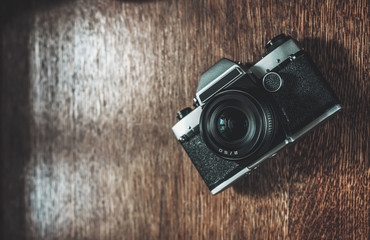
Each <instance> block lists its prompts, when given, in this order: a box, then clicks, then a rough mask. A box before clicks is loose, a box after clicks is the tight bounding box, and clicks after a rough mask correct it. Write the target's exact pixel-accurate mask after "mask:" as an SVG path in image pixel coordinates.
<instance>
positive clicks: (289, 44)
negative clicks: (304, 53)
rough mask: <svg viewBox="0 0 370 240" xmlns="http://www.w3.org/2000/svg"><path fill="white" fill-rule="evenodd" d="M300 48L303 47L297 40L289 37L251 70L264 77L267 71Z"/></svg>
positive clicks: (259, 76)
mask: <svg viewBox="0 0 370 240" xmlns="http://www.w3.org/2000/svg"><path fill="white" fill-rule="evenodd" d="M300 50H301V48H300V47H299V46H298V44H297V42H296V41H295V40H293V39H289V40H288V41H286V42H285V43H283V44H282V45H281V46H279V47H277V48H276V49H274V51H272V52H270V53H269V54H267V55H266V56H265V57H264V58H262V59H261V60H260V61H259V62H257V63H256V64H255V65H253V66H252V67H251V68H250V69H249V70H251V71H252V72H253V73H254V74H255V75H256V76H257V77H258V78H260V79H262V77H263V76H264V75H265V74H266V73H268V72H269V71H270V70H272V69H274V68H276V67H277V66H279V64H280V63H282V62H284V61H285V60H286V59H288V58H289V56H290V55H293V54H296V53H297V52H299V51H300Z"/></svg>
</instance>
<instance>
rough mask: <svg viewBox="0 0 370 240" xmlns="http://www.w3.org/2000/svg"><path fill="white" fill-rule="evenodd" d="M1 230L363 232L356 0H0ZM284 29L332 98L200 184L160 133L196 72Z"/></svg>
mask: <svg viewBox="0 0 370 240" xmlns="http://www.w3.org/2000/svg"><path fill="white" fill-rule="evenodd" d="M1 6H2V7H1V8H2V10H1V14H2V16H1V48H0V49H1V52H0V56H1V112H0V114H1V151H0V154H1V164H2V168H1V217H2V222H1V230H2V239H368V238H369V236H370V208H369V202H370V182H369V179H370V170H369V166H370V165H369V133H370V118H369V113H370V110H369V102H370V98H369V95H370V94H369V93H370V83H369V71H370V69H369V60H368V59H369V58H370V55H369V54H370V52H369V41H370V39H369V30H370V29H369V6H368V2H367V1H366V0H359V1H355V0H352V1H303V0H299V1H290V2H289V1H274V0H273V1H267V0H266V1H256V0H248V1H241V0H239V1H238V0H234V1H222V0H216V1H210V0H201V1H198V0H192V1H188V0H187V1H185V0H184V1H175V0H173V1H171V0H163V1H160V0H158V1H113V0H112V1H41V2H40V1H22V0H15V1H5V2H4V3H1ZM279 33H286V34H290V35H292V36H293V37H295V38H297V39H298V40H299V41H300V42H301V43H302V45H303V46H304V47H305V49H306V50H307V51H308V52H309V53H310V54H311V55H312V57H313V59H314V61H315V63H316V64H317V65H318V67H319V69H320V70H321V71H322V72H323V74H324V76H325V77H326V78H327V80H328V81H329V83H330V84H331V86H332V87H333V88H334V90H335V92H336V93H337V95H338V96H339V98H340V100H341V101H342V102H343V107H344V108H343V111H342V112H341V113H340V114H338V115H336V116H335V117H333V118H332V119H331V120H330V121H328V122H326V123H325V124H323V125H322V126H320V127H319V128H317V129H316V130H314V131H313V132H311V133H309V134H308V135H307V136H306V137H305V138H303V139H302V140H300V141H298V142H297V143H296V144H294V145H292V146H290V147H289V148H287V149H286V150H284V151H282V152H280V153H279V154H278V155H277V156H276V157H275V158H274V159H273V160H271V161H269V162H268V163H265V164H264V165H262V166H261V167H260V168H259V169H257V170H256V171H255V172H253V174H251V175H250V176H249V177H246V178H244V179H243V180H241V181H240V182H238V183H237V184H236V185H235V186H233V187H232V188H229V189H228V190H226V191H224V192H222V193H221V194H219V195H216V196H211V194H210V192H209V191H208V189H207V188H206V186H205V184H204V183H203V182H202V180H201V178H200V176H199V175H198V173H197V172H196V170H195V168H194V167H193V166H192V164H191V162H190V160H189V159H188V158H187V155H186V154H185V153H184V151H183V149H182V148H181V146H180V145H179V144H178V143H177V141H176V140H175V137H174V136H173V134H172V132H171V130H170V129H171V127H172V125H173V124H174V123H175V122H176V119H175V115H176V112H177V111H178V110H180V109H182V108H184V107H186V106H190V105H191V104H192V98H193V96H194V94H195V90H196V87H197V83H198V80H199V77H200V74H201V73H202V72H203V71H205V70H206V69H207V68H208V67H210V66H211V65H212V64H214V63H215V62H216V61H217V60H219V59H220V58H222V57H227V58H230V59H233V60H235V61H241V62H255V61H258V60H259V59H260V58H261V56H262V52H263V50H264V44H265V43H266V42H267V41H268V40H269V39H270V38H272V37H273V36H275V35H277V34H279Z"/></svg>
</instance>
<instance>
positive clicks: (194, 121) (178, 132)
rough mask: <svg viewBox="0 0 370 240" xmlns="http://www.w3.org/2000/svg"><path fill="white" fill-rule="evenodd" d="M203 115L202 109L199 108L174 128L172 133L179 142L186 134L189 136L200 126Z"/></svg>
mask: <svg viewBox="0 0 370 240" xmlns="http://www.w3.org/2000/svg"><path fill="white" fill-rule="evenodd" d="M201 113H202V108H201V107H197V108H196V109H194V110H193V111H191V112H190V113H189V114H188V115H186V116H185V117H184V118H183V119H181V120H180V121H179V122H177V123H176V124H175V125H174V126H173V127H172V131H173V133H174V134H175V136H176V138H177V140H180V138H181V137H182V136H183V135H184V134H187V133H188V132H190V131H191V130H192V129H193V128H195V127H196V126H198V125H199V119H200V115H201Z"/></svg>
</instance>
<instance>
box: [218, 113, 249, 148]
mask: <svg viewBox="0 0 370 240" xmlns="http://www.w3.org/2000/svg"><path fill="white" fill-rule="evenodd" d="M217 130H218V133H219V134H220V136H221V137H223V138H224V139H225V140H226V141H236V140H239V139H241V138H243V137H244V136H245V134H246V133H247V131H248V119H247V117H246V116H245V114H244V113H243V112H241V111H240V110H238V109H235V108H226V109H224V110H223V111H222V112H221V114H220V115H219V116H218V118H217Z"/></svg>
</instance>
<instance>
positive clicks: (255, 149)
mask: <svg viewBox="0 0 370 240" xmlns="http://www.w3.org/2000/svg"><path fill="white" fill-rule="evenodd" d="M194 106H195V109H193V110H191V109H190V108H186V109H184V110H182V111H180V112H179V113H178V115H177V117H178V118H179V120H180V121H179V122H178V123H177V124H175V125H174V126H173V128H172V130H173V132H174V134H175V136H176V138H177V139H178V140H179V142H180V143H181V145H182V146H183V147H184V149H185V151H186V152H187V154H188V155H189V157H190V159H191V161H192V162H193V164H194V165H195V167H196V169H197V170H198V172H199V173H200V175H201V176H202V178H203V180H204V182H205V183H206V184H207V186H208V188H209V189H210V191H211V192H212V194H216V193H218V192H220V191H222V190H223V189H225V188H226V187H228V186H230V185H231V184H232V183H233V182H234V181H235V180H237V179H238V178H240V177H241V176H243V175H245V174H248V173H250V171H252V170H253V169H255V168H256V167H257V166H258V165H259V164H261V163H262V162H263V161H265V160H266V159H268V158H270V157H272V156H274V155H275V154H276V153H277V152H278V151H279V150H281V149H282V148H284V147H285V146H286V145H288V144H289V143H291V142H294V141H295V140H296V139H298V138H299V137H301V136H303V135H304V134H305V133H306V132H308V131H309V130H311V129H313V128H314V127H315V126H317V125H318V124H319V123H321V122H322V121H324V120H325V119H327V118H328V117H329V116H331V115H333V114H334V113H335V112H337V111H338V110H340V109H341V106H340V104H339V100H338V98H337V97H336V95H335V94H334V92H333V91H332V89H331V88H330V86H329V85H328V83H327V82H326V81H325V80H324V78H323V76H322V74H321V73H320V72H319V70H318V69H317V67H316V66H315V65H314V63H313V62H312V60H311V59H310V57H309V56H308V54H307V53H306V52H305V51H304V50H303V49H301V48H300V47H299V45H298V43H297V42H296V41H295V40H294V39H292V38H291V37H289V36H285V35H283V34H281V35H279V36H277V37H275V38H274V39H272V40H271V41H269V43H268V44H267V45H266V55H265V57H263V58H262V59H261V60H260V61H259V62H257V63H256V64H254V65H253V66H251V67H249V68H246V67H245V66H242V65H241V64H238V63H234V62H232V61H230V60H228V59H221V60H220V61H219V62H217V63H216V64H215V65H213V66H212V67H211V68H210V69H208V70H207V71H206V72H205V73H203V74H202V76H201V79H200V82H199V85H198V89H197V93H196V98H194Z"/></svg>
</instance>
